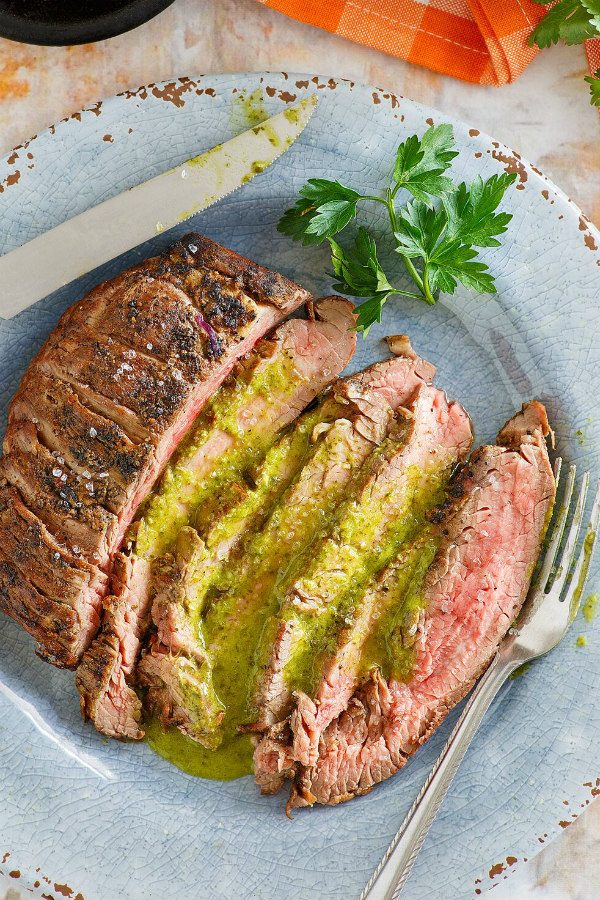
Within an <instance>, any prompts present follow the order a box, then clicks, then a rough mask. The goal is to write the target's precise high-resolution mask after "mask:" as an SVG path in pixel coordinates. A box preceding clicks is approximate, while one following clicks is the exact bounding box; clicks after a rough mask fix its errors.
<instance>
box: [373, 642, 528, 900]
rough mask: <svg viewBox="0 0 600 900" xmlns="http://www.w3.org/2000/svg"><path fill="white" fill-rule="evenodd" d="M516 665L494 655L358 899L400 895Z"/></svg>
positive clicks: (376, 899)
mask: <svg viewBox="0 0 600 900" xmlns="http://www.w3.org/2000/svg"><path fill="white" fill-rule="evenodd" d="M517 665H518V663H517V662H515V661H513V660H510V659H506V657H504V656H500V655H498V654H497V655H496V656H495V657H494V659H493V661H492V663H491V664H490V666H489V667H488V669H487V671H486V672H485V674H484V675H483V677H482V678H481V679H480V681H479V682H478V684H477V686H476V688H475V690H474V691H473V693H472V694H471V697H470V698H469V700H468V702H467V704H466V706H465V708H464V710H463V712H462V715H461V716H460V718H459V720H458V722H457V723H456V725H455V727H454V729H453V731H452V734H451V735H450V737H449V738H448V742H447V743H446V746H445V747H444V749H443V750H442V752H441V754H440V756H439V757H438V760H437V762H436V763H435V765H434V767H433V769H432V770H431V773H430V775H429V777H428V778H427V781H426V782H425V784H424V785H423V787H422V788H421V791H420V792H419V795H418V797H417V799H416V800H415V802H414V803H413V805H412V807H411V809H410V811H409V813H408V815H407V817H406V819H405V820H404V822H403V824H402V826H401V827H400V830H399V831H398V833H397V835H396V836H395V838H394V840H393V841H392V843H391V844H390V846H389V847H388V849H387V851H386V853H385V855H384V857H383V859H382V860H381V862H380V863H379V866H378V867H377V869H376V870H375V872H374V873H373V875H372V877H371V880H370V881H369V883H368V884H367V886H366V888H365V889H364V891H363V893H362V894H361V897H360V900H367V898H368V900H396V898H397V897H398V896H399V894H400V891H401V890H402V887H403V886H404V884H405V882H406V880H407V878H408V876H409V875H410V871H411V869H412V867H413V864H414V862H415V859H416V858H417V855H418V853H419V850H420V849H421V847H422V845H423V841H424V840H425V838H426V836H427V832H428V831H429V829H430V828H431V825H432V823H433V820H434V819H435V817H436V814H437V811H438V809H439V808H440V806H441V804H442V801H443V800H444V797H445V796H446V792H447V791H448V788H449V787H450V785H451V783H452V779H453V778H454V776H455V775H456V771H457V769H458V767H459V765H460V763H461V762H462V759H463V757H464V755H465V753H466V751H467V748H468V747H469V744H470V743H471V741H472V739H473V737H474V735H475V732H476V731H477V729H478V728H479V725H480V724H481V720H482V719H483V717H484V715H485V713H486V711H487V710H488V708H489V706H490V704H491V702H492V700H493V699H494V697H495V696H496V694H497V693H498V691H499V690H500V688H501V687H502V685H503V684H504V682H505V681H506V679H507V678H508V676H509V675H510V674H511V672H513V671H514V669H515V668H516V667H517Z"/></svg>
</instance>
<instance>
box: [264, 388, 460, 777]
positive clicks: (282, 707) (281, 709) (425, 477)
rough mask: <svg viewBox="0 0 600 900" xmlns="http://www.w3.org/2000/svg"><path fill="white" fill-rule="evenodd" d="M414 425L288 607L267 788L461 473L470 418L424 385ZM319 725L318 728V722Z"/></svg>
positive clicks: (268, 713)
mask: <svg viewBox="0 0 600 900" xmlns="http://www.w3.org/2000/svg"><path fill="white" fill-rule="evenodd" d="M409 423H410V424H409V431H408V435H407V436H406V437H405V438H404V439H399V438H396V437H395V436H394V435H390V437H389V438H388V440H387V442H386V443H385V444H384V445H383V446H382V447H381V451H380V452H378V453H375V454H374V455H373V458H372V459H371V460H370V464H369V465H368V466H367V467H366V470H365V472H364V474H363V476H362V479H361V482H360V483H359V484H358V485H357V489H356V491H355V492H353V493H352V494H351V495H350V496H349V497H348V499H347V500H346V502H345V504H344V506H343V507H342V509H341V512H340V514H339V515H338V517H337V520H336V523H335V526H334V528H333V530H332V532H330V533H329V534H328V535H327V536H326V537H324V539H323V540H322V541H321V543H320V545H319V544H318V545H317V546H316V547H315V548H314V552H313V556H312V559H311V561H310V562H309V564H308V566H307V568H306V570H305V571H304V572H303V574H302V576H301V577H300V578H299V579H298V580H297V581H296V582H295V583H294V584H293V585H292V587H291V589H290V590H289V591H288V593H287V596H286V597H285V599H284V600H283V603H282V605H281V607H280V610H279V614H278V617H277V625H276V628H275V633H274V637H275V639H274V643H273V647H272V649H271V650H270V651H269V654H270V658H269V661H268V663H267V665H266V666H265V671H264V675H263V677H262V679H261V684H260V687H259V693H258V698H257V704H256V705H257V708H258V711H259V716H258V720H257V722H256V724H255V725H254V728H255V729H256V730H257V731H267V734H266V735H265V737H264V738H263V740H262V741H261V743H259V745H258V747H257V749H256V753H255V767H254V768H255V774H256V777H257V780H258V781H259V783H263V782H264V781H266V782H268V784H269V787H270V788H271V787H272V786H273V777H274V776H275V775H277V773H280V772H283V771H285V770H287V769H288V768H289V760H288V757H287V751H286V750H285V749H284V746H285V745H284V744H283V743H282V739H281V735H282V730H281V728H280V727H278V726H279V723H281V722H282V721H283V720H284V719H285V718H286V717H287V716H288V715H289V714H290V713H291V712H292V708H293V704H294V692H299V691H300V692H303V694H305V695H306V694H311V695H314V694H315V692H316V693H317V694H318V693H319V690H320V688H319V682H320V681H321V680H322V679H323V678H324V677H325V678H326V677H327V673H328V669H329V667H330V657H331V647H332V646H333V647H337V648H338V652H342V646H343V643H344V641H345V640H347V639H348V634H347V632H348V629H349V627H350V626H351V625H352V624H353V622H354V621H355V620H359V619H360V615H361V606H362V601H363V597H364V593H365V590H366V587H367V583H368V580H369V577H370V575H373V574H375V575H376V574H377V573H378V572H379V571H381V570H382V569H383V568H384V567H385V566H386V565H387V563H389V562H390V560H391V559H392V558H393V557H394V556H395V555H396V554H397V553H398V552H399V550H400V548H402V547H403V546H405V545H406V544H407V543H408V542H410V541H411V540H412V539H413V537H414V536H415V534H416V533H417V532H418V530H419V529H420V528H422V527H423V523H424V521H425V516H426V515H427V513H428V512H429V511H431V510H432V509H433V508H434V507H435V505H436V503H439V502H440V499H441V497H440V494H441V492H442V491H443V489H444V487H445V485H446V483H447V481H448V480H449V478H450V476H451V474H452V470H453V468H454V467H455V466H456V465H457V464H458V463H459V462H460V461H461V460H463V459H464V458H465V456H466V455H467V453H468V452H469V449H470V447H471V441H472V433H471V425H470V422H469V419H468V416H467V414H466V413H465V412H464V410H463V409H462V407H460V406H459V405H458V404H457V403H454V402H452V403H449V402H448V400H447V399H446V397H445V395H444V393H443V392H442V391H440V390H437V389H436V388H433V387H431V386H429V385H424V386H422V387H421V388H420V389H419V391H418V393H417V396H416V398H415V400H414V402H413V405H412V407H411V409H410V419H409ZM271 636H272V635H271V634H269V635H268V638H271ZM349 675H350V676H351V677H352V675H351V673H349ZM346 690H348V689H347V687H346ZM351 694H352V690H350V691H349V695H351ZM300 696H302V694H301V695H300ZM348 699H349V696H347V697H346V701H347V700H348ZM340 700H341V698H340ZM341 702H342V704H343V705H342V707H341V708H342V709H343V708H344V706H345V703H344V702H343V700H341ZM323 715H324V716H325V715H326V713H325V711H324V713H323ZM323 721H324V724H327V722H326V721H325V719H323ZM273 726H275V731H274V733H271V731H270V729H272V728H273ZM314 726H315V727H314V728H313V732H316V728H317V727H318V723H317V721H315V723H314ZM322 727H324V726H322ZM315 737H316V734H315ZM313 740H314V738H313ZM275 749H276V750H277V751H279V752H278V753H275V752H274V751H275Z"/></svg>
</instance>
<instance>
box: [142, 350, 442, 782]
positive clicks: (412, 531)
mask: <svg viewBox="0 0 600 900" xmlns="http://www.w3.org/2000/svg"><path fill="white" fill-rule="evenodd" d="M289 379H290V373H289V372H285V371H281V370H279V371H277V370H275V371H271V370H270V369H269V367H268V366H267V367H266V368H265V370H264V371H263V372H262V374H261V376H260V378H259V379H258V380H255V379H252V378H251V379H250V380H249V382H247V383H243V384H241V386H239V385H235V386H234V387H227V386H226V387H224V388H222V389H221V391H219V392H218V394H217V395H215V398H214V399H213V401H212V403H211V404H210V407H209V410H208V411H207V413H206V414H203V415H202V417H201V421H200V422H199V425H198V428H197V429H195V431H194V435H193V437H192V438H191V439H190V441H188V442H187V443H186V446H185V447H184V449H183V451H182V452H181V453H180V454H178V456H177V458H176V460H175V462H174V463H173V464H172V465H171V466H170V467H169V469H168V471H167V474H166V476H165V478H164V479H163V483H162V487H161V489H160V490H159V492H157V493H156V494H155V495H153V496H152V498H151V499H150V501H149V503H148V505H147V507H146V512H145V515H144V517H143V524H142V527H141V528H140V531H139V532H138V548H137V549H138V552H144V553H146V554H147V555H149V556H150V557H151V558H155V557H156V556H157V555H158V554H159V553H162V552H164V550H165V549H166V548H167V547H169V546H170V545H171V544H172V542H173V540H174V538H175V537H176V535H177V533H178V531H179V530H180V529H181V527H182V526H184V525H186V524H188V523H191V524H193V525H195V526H196V527H198V526H199V521H200V520H202V521H201V522H200V526H201V527H200V529H199V530H200V533H201V534H202V535H203V540H205V542H206V546H207V547H208V552H209V551H210V546H211V541H212V543H213V544H214V545H215V546H216V544H217V543H218V541H219V540H222V539H223V538H226V537H227V535H228V534H229V533H233V532H235V529H236V527H238V526H239V524H240V523H242V522H246V521H248V520H247V518H246V517H247V516H248V515H249V514H256V515H262V516H263V521H264V517H265V515H266V512H267V511H269V519H268V521H267V523H266V525H265V526H264V528H262V530H258V531H254V532H253V531H252V530H250V532H249V536H248V538H247V540H246V542H245V545H244V547H243V551H244V552H243V554H240V556H239V557H238V558H236V559H233V560H230V561H225V562H224V563H223V564H219V565H216V566H212V565H211V566H208V567H207V568H206V571H205V573H204V576H203V577H204V578H205V581H202V580H201V579H200V580H199V582H198V585H197V588H198V595H197V601H198V602H197V604H196V607H195V608H194V607H193V606H192V608H190V610H189V612H190V615H191V620H192V622H193V624H194V627H195V628H196V629H197V634H198V639H199V642H200V643H201V644H202V645H203V646H204V647H205V648H206V649H207V655H208V663H206V664H204V665H202V666H198V664H197V663H195V662H192V661H191V660H188V659H186V658H182V659H181V662H182V663H185V665H184V666H182V673H184V675H185V674H186V673H187V672H188V671H189V669H190V668H191V669H193V672H192V676H193V677H191V678H187V677H182V680H181V688H182V691H183V693H184V695H186V701H187V703H188V705H189V708H190V710H191V711H192V716H193V715H194V714H196V720H195V721H197V722H198V723H199V724H200V725H202V726H203V727H206V728H207V739H206V741H205V743H207V744H209V745H211V746H213V747H215V749H206V748H205V747H204V746H202V745H201V744H199V743H197V742H196V741H193V740H191V739H190V738H189V737H186V736H184V735H183V734H181V733H180V732H179V731H178V730H177V729H168V730H165V729H163V728H162V727H161V726H160V725H159V724H158V723H156V722H153V721H152V722H150V723H148V724H147V726H146V730H147V741H148V743H149V745H150V746H151V747H152V748H153V749H154V750H155V751H156V752H157V753H159V754H160V755H161V756H163V757H164V758H166V759H168V760H169V761H170V762H172V763H173V764H174V765H176V766H177V767H179V768H180V769H182V770H183V771H185V772H187V773H189V774H191V775H195V776H200V777H203V778H213V779H218V780H229V779H233V778H238V777H240V776H242V775H246V774H249V773H250V772H251V771H252V744H251V741H250V738H249V737H248V736H247V735H243V734H239V733H238V730H237V729H238V726H239V725H240V724H244V723H247V722H250V721H252V719H253V709H252V700H253V697H254V693H255V690H256V685H257V680H258V677H259V675H260V673H261V668H260V664H261V661H262V658H261V649H260V648H261V647H262V648H264V647H268V646H269V642H270V641H271V639H272V629H273V628H274V627H275V626H276V624H277V621H278V617H277V613H278V610H279V606H280V603H281V599H282V598H283V597H285V595H286V592H287V590H288V589H289V587H290V586H291V585H292V584H294V583H296V582H297V580H298V579H299V578H300V577H301V576H305V575H309V576H310V575H311V572H312V569H311V565H312V563H313V555H314V554H315V549H316V547H317V541H319V540H320V539H323V538H324V537H326V536H327V535H332V534H337V536H338V538H340V537H341V538H342V539H343V542H344V546H345V547H346V550H347V552H346V553H345V555H344V566H343V578H342V579H341V580H340V581H339V582H336V580H335V575H334V574H333V569H332V578H333V581H332V582H331V584H330V587H332V589H333V593H334V595H335V600H334V602H332V604H331V609H330V610H328V612H327V614H326V615H324V616H321V617H315V618H314V619H307V620H306V621H304V620H302V621H301V626H302V627H301V628H300V630H299V635H300V640H299V642H298V644H297V645H296V647H295V648H294V653H293V654H292V658H291V664H290V665H289V667H288V668H287V669H286V672H285V678H286V682H287V685H288V686H289V688H290V689H292V690H294V689H297V688H303V689H308V690H310V689H311V688H312V687H313V686H314V685H315V684H316V681H317V679H318V673H319V672H320V671H321V665H322V661H323V659H324V658H325V657H326V655H327V654H328V653H329V652H331V650H332V649H333V646H334V642H335V639H336V637H337V635H338V634H339V631H340V628H341V627H342V625H343V624H344V623H347V622H348V621H352V620H353V618H354V616H355V614H356V612H357V610H358V609H359V608H360V604H361V602H362V600H363V597H364V594H365V591H366V590H367V587H368V585H369V583H372V581H371V582H370V579H371V580H372V579H374V578H375V577H376V576H377V573H378V572H380V571H381V570H382V569H383V568H384V567H385V566H386V565H388V564H389V563H392V561H393V560H394V558H395V557H396V556H397V555H398V554H399V553H400V560H401V563H402V565H401V566H400V568H399V570H398V573H397V576H396V577H395V580H394V586H393V590H391V591H390V593H389V594H388V595H386V596H384V597H382V598H381V602H380V603H379V604H378V606H377V610H378V615H377V618H376V621H375V623H374V627H373V628H372V629H371V630H370V632H369V637H368V639H367V641H366V643H365V645H364V647H363V649H362V656H361V663H360V671H361V672H363V673H365V672H367V671H368V670H369V669H370V668H372V667H374V666H379V667H380V668H381V669H382V671H383V672H384V674H385V675H386V676H388V675H390V674H394V675H395V676H396V677H398V678H401V679H408V678H409V677H410V674H411V670H412V649H411V647H410V642H407V641H405V640H403V637H402V636H403V634H404V635H405V634H406V633H407V631H409V630H410V624H411V622H412V621H413V620H414V618H415V616H418V613H419V610H420V608H421V606H422V597H421V593H420V588H421V585H422V582H423V578H424V576H425V574H426V571H427V569H428V568H429V566H430V564H431V562H432V560H433V557H434V555H435V551H436V547H437V544H436V539H435V537H434V534H433V530H432V528H431V527H430V526H428V525H427V524H426V512H427V510H428V509H430V508H432V507H433V506H435V505H437V503H439V502H440V500H441V499H443V496H444V486H445V483H446V480H447V477H448V475H449V472H438V473H435V472H433V473H432V474H431V477H430V478H429V479H428V480H427V481H426V482H425V481H423V480H422V479H419V478H417V473H412V474H411V473H410V472H409V473H408V475H407V477H408V481H409V489H408V491H406V487H405V492H406V495H407V502H406V504H405V505H404V506H402V508H399V509H398V511H397V516H396V517H395V518H394V520H392V521H391V522H389V523H387V525H386V526H385V528H383V530H382V528H381V515H382V514H381V509H382V507H383V506H384V505H385V504H384V503H382V502H380V503H379V504H377V505H376V506H375V507H372V504H369V503H366V504H364V505H361V504H352V503H351V502H350V503H348V502H347V501H346V500H345V498H346V496H347V495H348V493H350V492H351V491H352V488H351V484H352V481H353V479H355V478H356V477H358V475H357V473H359V472H360V468H361V465H362V463H363V461H364V460H363V458H361V457H360V455H359V456H358V457H353V450H352V448H351V447H349V446H348V445H347V444H346V443H345V442H344V440H343V437H342V426H340V424H339V423H340V421H342V422H343V421H344V420H338V421H337V422H335V424H334V426H333V427H332V428H331V429H330V430H329V431H328V432H327V433H326V434H325V435H323V436H320V438H319V440H316V441H315V440H313V439H312V435H313V430H314V427H315V424H317V423H318V422H322V421H324V420H325V421H326V419H327V417H326V415H325V412H324V410H323V408H321V407H317V409H315V410H313V411H311V412H309V413H306V414H305V415H304V416H303V417H302V418H301V419H300V420H299V423H298V424H297V425H296V427H295V429H292V430H290V431H289V432H287V434H284V436H283V437H282V438H280V439H279V441H276V442H275V443H273V442H272V443H271V447H270V448H269V447H268V446H267V447H265V446H264V441H261V439H257V438H256V435H253V436H252V437H251V439H250V440H247V439H246V438H247V436H246V438H244V440H242V441H239V442H238V443H237V444H234V447H235V449H230V450H229V451H228V452H227V453H225V454H223V455H222V456H221V457H220V460H219V463H218V465H217V466H216V468H215V470H214V471H213V472H212V473H211V475H210V477H208V478H206V479H200V480H199V482H198V483H196V482H195V480H194V477H193V475H190V470H189V462H190V460H191V459H192V457H193V454H194V453H195V452H196V451H197V450H198V448H200V447H201V446H204V443H205V442H206V440H207V436H208V433H209V431H210V429H211V428H214V425H215V423H218V426H219V428H221V429H222V430H224V431H226V432H228V433H230V434H231V435H232V436H233V437H235V436H236V435H237V436H238V437H239V435H240V432H239V421H238V416H239V412H240V410H241V409H242V408H243V406H244V404H245V402H246V401H247V399H248V396H249V394H252V393H253V392H257V391H258V392H260V391H265V393H266V394H268V392H269V391H270V390H273V389H274V388H275V387H277V389H278V390H279V391H281V388H282V382H286V383H287V381H288V380H289ZM346 424H347V423H346ZM336 429H339V434H338V430H336ZM336 453H337V454H339V455H340V461H341V463H342V464H343V465H344V466H348V467H349V469H350V476H349V478H348V479H347V480H346V482H345V484H343V485H342V486H341V487H340V485H337V486H336V485H335V484H334V485H330V486H329V487H328V488H325V487H323V486H322V485H321V483H320V482H318V481H317V482H316V486H317V489H316V492H315V491H314V490H313V493H312V494H309V495H308V499H307V501H306V502H305V503H304V504H303V503H302V502H300V500H301V498H302V497H303V496H304V490H302V491H300V493H299V494H298V496H297V497H296V496H295V495H294V494H293V489H294V484H295V483H296V482H297V481H298V480H299V479H300V478H301V477H302V475H303V473H304V475H306V474H307V472H310V471H311V466H312V467H313V469H314V470H315V472H318V471H320V470H319V466H320V465H322V466H324V465H326V462H327V461H328V460H329V461H330V459H331V456H332V454H336ZM344 454H345V455H344ZM249 471H253V473H254V474H253V476H252V480H253V485H254V487H253V489H252V490H250V491H249V492H248V493H246V495H245V496H244V497H243V498H242V499H241V500H240V501H239V502H238V503H237V504H236V503H233V504H232V505H230V506H229V507H228V506H227V504H225V508H226V512H225V513H223V512H222V510H221V511H220V512H219V504H217V506H215V505H214V503H215V502H216V501H217V500H219V501H222V498H223V496H224V495H226V494H227V491H228V490H229V489H230V488H231V485H232V484H234V483H235V482H236V479H239V477H240V476H244V474H246V475H247V474H248V472H249ZM284 471H285V472H286V473H287V474H286V476H285V477H284V476H283V475H282V473H283V472H284ZM421 475H422V473H421ZM294 478H295V481H294V480H292V481H291V483H290V479H294ZM286 479H287V481H286ZM307 483H308V484H310V483H311V482H310V479H309V480H308V482H307ZM417 483H419V485H420V486H419V487H418V489H417ZM288 485H289V487H288ZM182 496H183V497H184V502H183V504H182ZM190 498H191V499H190ZM299 498H300V500H299ZM342 501H344V502H342ZM182 509H183V511H182ZM202 510H204V513H202ZM206 510H212V512H211V513H210V515H207V514H206ZM339 510H343V511H345V516H343V519H342V521H340V520H339V514H340V513H339ZM258 521H260V520H258ZM336 529H337V531H336ZM209 558H210V552H209ZM348 583H350V584H351V585H352V586H351V588H350V589H348V588H347V585H348ZM223 711H224V718H223V717H222V712H223Z"/></svg>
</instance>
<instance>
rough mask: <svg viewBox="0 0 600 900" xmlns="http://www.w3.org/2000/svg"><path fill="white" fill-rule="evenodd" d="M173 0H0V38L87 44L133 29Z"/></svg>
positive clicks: (56, 44)
mask: <svg viewBox="0 0 600 900" xmlns="http://www.w3.org/2000/svg"><path fill="white" fill-rule="evenodd" d="M173 2H174V0H0V36H2V37H6V38H10V40H13V41H22V42H23V43H26V44H47V45H53V46H63V45H66V44H87V43H91V42H93V41H102V40H104V39H105V38H110V37H114V36H115V35H117V34H122V32H124V31H129V30H130V29H131V28H136V27H137V26H138V25H141V24H142V23H143V22H147V21H148V19H151V18H152V17H153V16H156V15H157V14H158V13H159V12H162V10H163V9H166V8H167V6H170V5H171V4H172V3H173Z"/></svg>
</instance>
